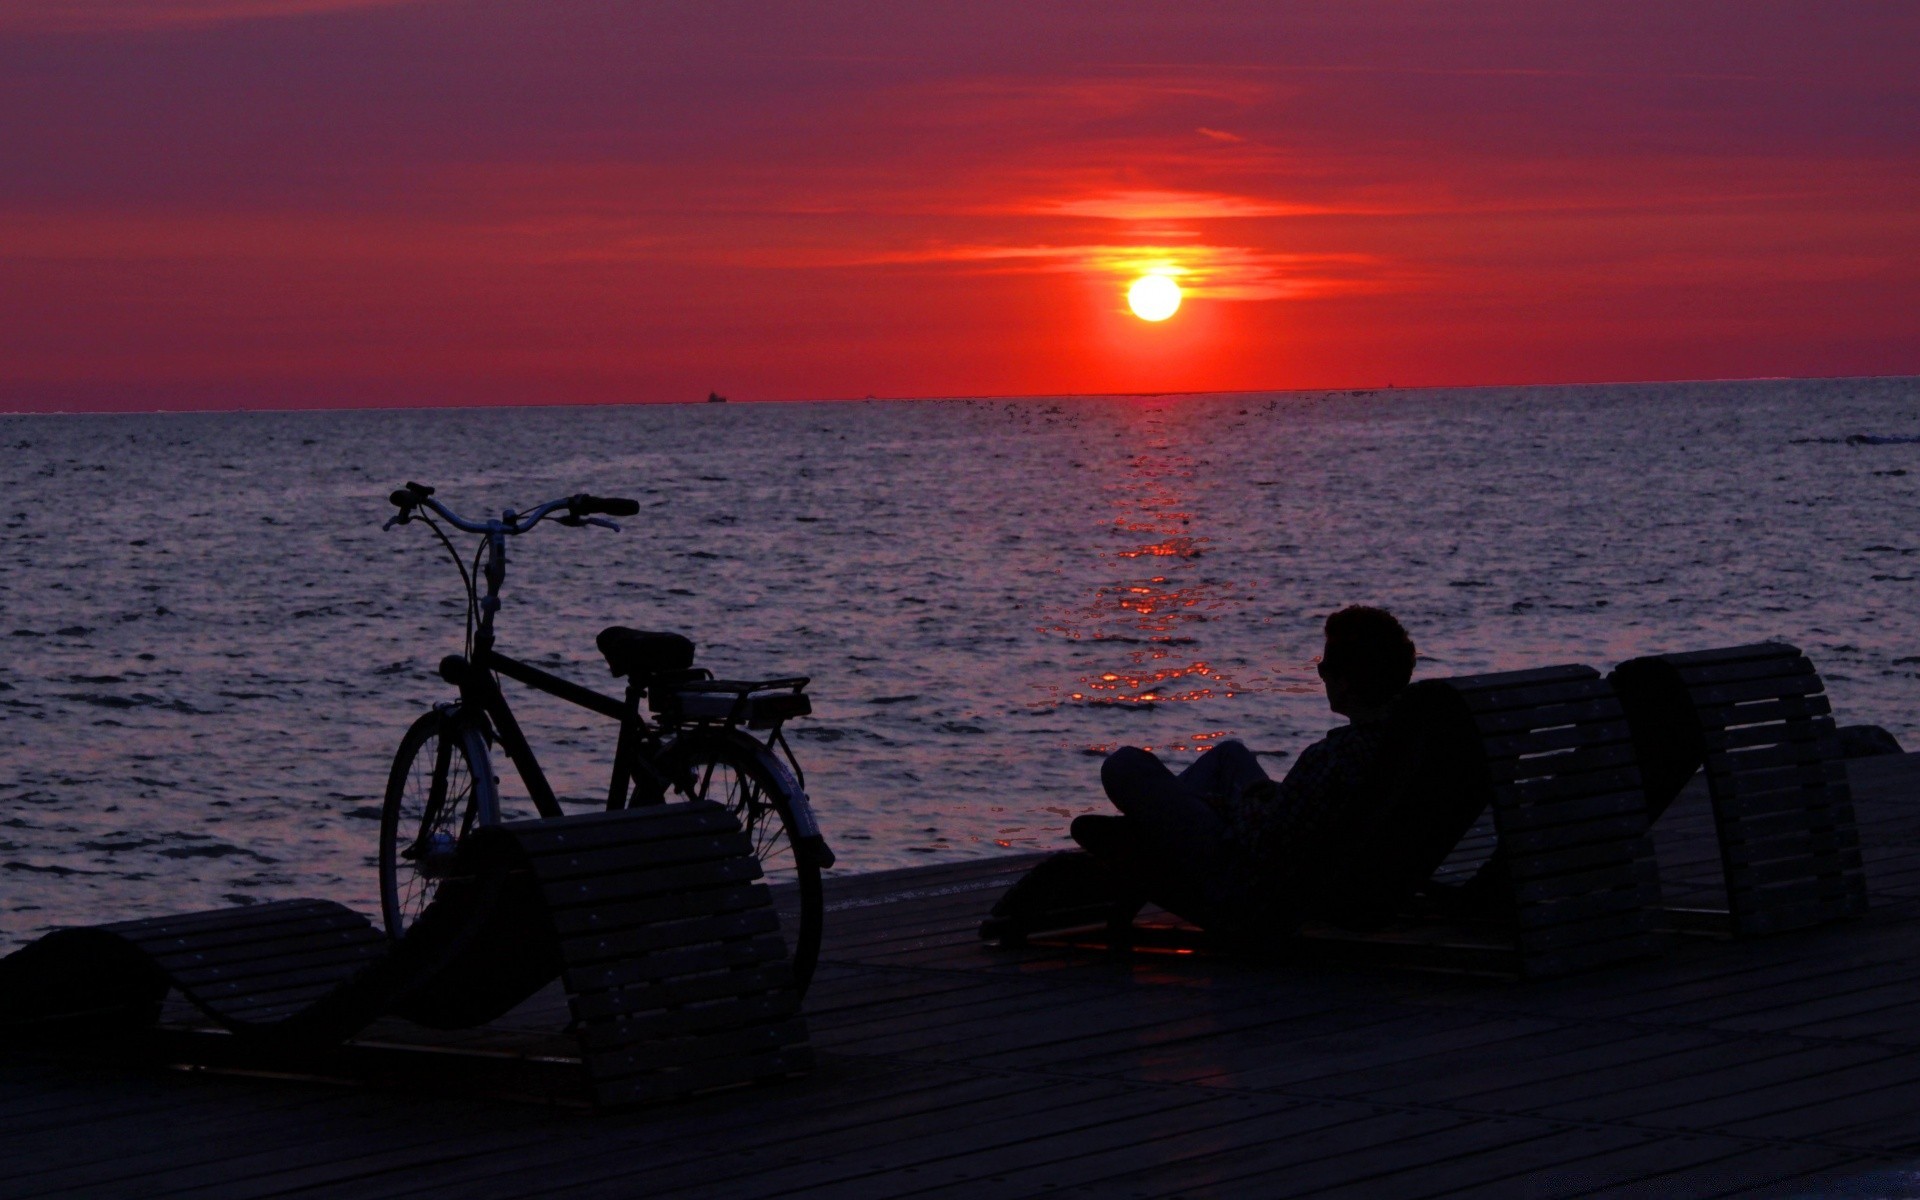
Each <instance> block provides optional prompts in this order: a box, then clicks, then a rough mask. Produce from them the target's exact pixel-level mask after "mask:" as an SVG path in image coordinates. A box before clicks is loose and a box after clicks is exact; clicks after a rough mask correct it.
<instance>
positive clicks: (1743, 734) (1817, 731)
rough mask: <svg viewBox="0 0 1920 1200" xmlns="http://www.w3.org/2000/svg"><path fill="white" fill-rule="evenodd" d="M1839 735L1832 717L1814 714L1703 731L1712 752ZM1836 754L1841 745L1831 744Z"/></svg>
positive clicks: (1704, 743)
mask: <svg viewBox="0 0 1920 1200" xmlns="http://www.w3.org/2000/svg"><path fill="white" fill-rule="evenodd" d="M1837 736H1838V729H1837V727H1836V726H1835V725H1834V723H1833V718H1832V717H1815V718H1812V719H1809V720H1804V721H1778V722H1776V721H1765V722H1760V723H1757V724H1752V725H1735V726H1731V727H1727V728H1711V729H1703V730H1701V731H1700V742H1701V745H1702V747H1703V748H1704V749H1705V750H1707V751H1708V752H1709V753H1714V752H1721V751H1732V750H1740V749H1744V748H1746V747H1749V746H1773V745H1779V744H1784V743H1805V742H1813V743H1819V744H1822V745H1827V744H1829V742H1828V740H1829V739H1831V738H1834V737H1837ZM1831 749H1832V751H1833V753H1834V756H1835V757H1838V755H1839V747H1838V746H1837V745H1832V746H1831Z"/></svg>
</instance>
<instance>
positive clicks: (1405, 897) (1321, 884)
mask: <svg viewBox="0 0 1920 1200" xmlns="http://www.w3.org/2000/svg"><path fill="white" fill-rule="evenodd" d="M1391 721H1392V725H1391V729H1390V748H1389V750H1388V752H1387V757H1388V760H1389V761H1390V762H1391V763H1393V764H1394V769H1393V771H1392V773H1391V775H1390V777H1389V778H1388V779H1386V780H1385V781H1384V782H1383V784H1382V787H1381V791H1380V793H1379V794H1378V795H1376V796H1375V797H1372V798H1371V799H1370V801H1369V802H1368V803H1366V804H1363V805H1357V806H1354V807H1353V808H1352V809H1350V810H1349V811H1348V812H1346V813H1345V814H1343V816H1342V818H1341V819H1340V820H1339V821H1338V822H1337V823H1336V824H1335V825H1333V826H1331V827H1329V828H1328V829H1326V830H1324V831H1322V833H1321V834H1320V836H1319V837H1318V838H1317V839H1316V842H1317V844H1316V845H1315V846H1314V847H1311V848H1309V849H1308V850H1307V851H1305V852H1303V853H1302V854H1301V855H1300V856H1299V858H1300V859H1301V861H1302V862H1304V863H1308V864H1317V869H1314V868H1309V872H1308V873H1307V874H1305V875H1304V876H1303V877H1302V878H1301V879H1300V881H1299V883H1298V886H1297V894H1298V896H1299V908H1300V909H1301V911H1302V912H1303V914H1304V915H1305V917H1306V918H1307V919H1306V921H1305V922H1303V924H1302V927H1301V930H1300V935H1299V936H1298V937H1296V939H1295V946H1296V947H1297V948H1299V949H1302V950H1303V951H1309V952H1311V951H1315V950H1318V951H1322V952H1337V953H1339V954H1340V955H1341V956H1343V957H1347V956H1360V957H1367V958H1373V959H1384V960H1386V961H1396V962H1404V963H1408V964H1410V965H1420V966H1435V967H1443V968H1445V967H1455V968H1459V969H1467V970H1487V971H1494V972H1498V973H1502V974H1508V975H1513V976H1516V977H1527V978H1540V977H1545V976H1551V975H1560V974H1566V973H1570V972H1574V971H1579V970H1584V969H1588V968H1592V967H1598V966H1603V965H1605V964H1608V963H1613V962H1619V961H1623V960H1626V959H1631V958H1636V957H1642V956H1645V955H1647V954H1651V953H1656V952H1658V951H1659V950H1660V948H1661V947H1662V946H1663V945H1664V941H1663V939H1662V937H1661V935H1660V934H1658V933H1657V932H1656V931H1655V929H1654V927H1653V916H1654V914H1653V909H1654V908H1655V906H1656V905H1657V903H1658V879H1657V876H1656V874H1655V872H1654V869H1653V863H1652V854H1651V850H1650V848H1649V844H1648V842H1647V839H1646V830H1647V822H1646V810H1645V806H1644V802H1643V799H1642V791H1641V786H1640V779H1639V775H1638V772H1637V769H1636V766H1635V761H1634V750H1633V745H1632V741H1631V738H1630V736H1629V732H1628V728H1627V724H1626V721H1625V719H1624V717H1623V715H1622V713H1621V709H1620V704H1619V701H1618V700H1617V698H1616V697H1615V696H1614V693H1613V691H1612V690H1611V689H1610V688H1609V687H1608V686H1607V684H1606V681H1605V680H1603V679H1602V678H1601V677H1600V674H1599V672H1597V671H1595V670H1593V669H1592V668H1591V667H1584V666H1559V667H1547V668H1542V669H1539V670H1531V671H1512V672H1503V673H1499V674H1489V675H1477V676H1464V677H1460V678H1454V679H1441V680H1425V681H1422V682H1420V683H1416V684H1413V685H1412V686H1410V687H1409V688H1407V690H1406V691H1405V692H1404V693H1403V694H1402V695H1401V697H1400V698H1399V699H1398V700H1397V701H1396V702H1395V705H1394V711H1393V715H1392V717H1391ZM1489 809H1491V812H1492V817H1493V824H1494V827H1495V829H1496V830H1497V832H1498V837H1499V843H1500V845H1501V846H1502V847H1503V852H1502V856H1503V858H1504V859H1505V861H1506V868H1505V870H1504V871H1503V873H1502V877H1503V878H1504V879H1505V880H1506V883H1505V885H1504V886H1505V888H1506V892H1507V895H1506V896H1505V900H1506V903H1505V904H1504V905H1502V906H1501V907H1502V909H1503V912H1502V914H1501V916H1500V918H1498V919H1495V920H1491V921H1480V922H1476V923H1473V924H1471V925H1465V926H1463V925H1461V924H1459V923H1458V922H1445V921H1435V920H1433V919H1431V918H1430V917H1426V916H1419V915H1417V914H1414V913H1412V912H1411V911H1410V909H1411V908H1412V907H1414V905H1413V900H1414V895H1415V893H1416V892H1417V891H1418V890H1419V889H1420V888H1421V887H1422V886H1423V885H1425V884H1426V883H1427V881H1428V880H1429V879H1430V878H1431V877H1432V876H1433V873H1434V871H1435V869H1436V868H1437V867H1438V866H1439V865H1440V864H1441V862H1442V861H1443V860H1444V859H1445V858H1446V857H1447V856H1448V854H1449V853H1450V852H1451V851H1453V850H1454V848H1455V847H1456V845H1458V844H1459V842H1460V841H1461V838H1462V837H1463V835H1464V834H1465V833H1466V832H1467V830H1468V829H1469V827H1471V826H1472V825H1473V824H1474V822H1475V820H1476V818H1477V817H1479V815H1480V814H1482V813H1483V812H1486V811H1488V810H1489ZM1098 911H1101V910H1099V909H1098V908H1097V907H1093V906H1089V905H1088V904H1087V903H1085V902H1084V901H1083V902H1081V903H1079V904H1072V903H1064V902H1063V903H1062V904H1061V905H1060V906H1059V909H1058V911H1057V912H1055V913H1048V914H1045V915H1043V916H1041V917H1039V918H1038V919H1037V920H1036V919H1031V918H1030V919H1029V920H1028V922H1027V924H1028V927H1029V930H1028V931H1029V932H1035V931H1037V930H1039V929H1043V928H1054V929H1064V928H1069V927H1071V926H1072V925H1074V924H1078V925H1082V926H1084V925H1086V924H1088V923H1089V922H1088V920H1087V918H1088V916H1089V915H1090V914H1091V913H1094V912H1098ZM983 932H987V933H989V934H991V928H989V929H986V930H983ZM1116 932H1118V931H1116Z"/></svg>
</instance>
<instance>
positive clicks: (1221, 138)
mask: <svg viewBox="0 0 1920 1200" xmlns="http://www.w3.org/2000/svg"><path fill="white" fill-rule="evenodd" d="M1194 132H1195V133H1197V134H1199V135H1200V136H1201V137H1204V138H1212V139H1213V140H1214V141H1216V142H1244V141H1246V140H1247V139H1245V138H1243V137H1241V136H1240V135H1239V134H1237V133H1228V132H1227V131H1226V130H1224V129H1208V128H1207V127H1206V126H1205V125H1202V126H1200V128H1198V129H1196V130H1194Z"/></svg>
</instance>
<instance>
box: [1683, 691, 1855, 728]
mask: <svg viewBox="0 0 1920 1200" xmlns="http://www.w3.org/2000/svg"><path fill="white" fill-rule="evenodd" d="M1831 712H1833V703H1832V701H1830V700H1828V699H1827V697H1826V696H1824V695H1812V696H1782V697H1780V698H1779V699H1777V700H1748V701H1743V702H1741V703H1739V704H1698V705H1696V706H1695V709H1694V714H1695V715H1696V716H1697V717H1698V718H1699V719H1700V723H1701V724H1702V725H1703V726H1706V727H1708V728H1716V729H1717V728H1727V727H1729V726H1738V725H1756V724H1770V723H1772V722H1775V721H1798V720H1802V719H1805V718H1810V717H1822V716H1826V715H1827V714H1829V713H1831Z"/></svg>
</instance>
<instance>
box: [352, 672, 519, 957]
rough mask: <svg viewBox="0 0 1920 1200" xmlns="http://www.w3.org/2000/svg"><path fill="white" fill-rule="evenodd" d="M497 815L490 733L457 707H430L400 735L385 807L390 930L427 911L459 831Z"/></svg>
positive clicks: (383, 852) (383, 884) (385, 898)
mask: <svg viewBox="0 0 1920 1200" xmlns="http://www.w3.org/2000/svg"><path fill="white" fill-rule="evenodd" d="M499 821H500V800H499V796H498V794H497V793H496V792H495V790H494V778H493V764H492V762H491V760H490V759H489V758H488V757H487V741H486V738H485V737H483V736H482V735H481V733H480V730H478V729H476V728H474V727H473V726H472V725H470V724H468V723H467V722H465V721H463V720H461V719H460V715H459V710H458V709H457V708H455V709H451V710H441V709H435V710H433V711H432V712H429V713H426V714H424V715H423V716H422V717H421V718H420V719H419V720H417V721H415V722H414V723H413V725H412V727H411V728H409V729H408V730H407V735H406V736H405V737H403V738H401V739H400V749H399V752H398V753H396V754H395V755H394V756H393V769H392V771H390V772H389V773H388V774H387V799H386V803H385V805H383V806H382V807H381V809H380V912H381V914H382V916H383V917H384V918H385V920H386V924H387V936H388V937H391V938H396V939H397V938H399V937H400V936H401V935H402V934H404V933H406V931H407V927H408V926H410V925H412V924H413V923H414V922H415V921H416V920H418V919H419V917H420V914H421V913H422V912H424V911H426V908H427V905H428V904H429V903H431V902H432V900H433V895H434V893H435V892H436V891H437V890H439V887H440V880H441V879H443V878H445V877H446V874H447V872H448V870H449V868H451V866H452V864H453V853H454V850H455V849H456V848H458V846H459V844H460V839H462V838H464V837H465V836H466V835H467V834H469V833H471V832H472V831H473V830H474V828H475V827H476V826H478V825H494V824H498V823H499Z"/></svg>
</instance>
